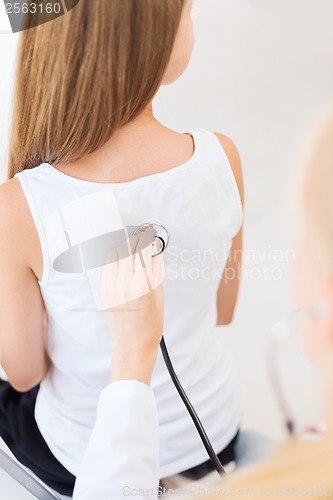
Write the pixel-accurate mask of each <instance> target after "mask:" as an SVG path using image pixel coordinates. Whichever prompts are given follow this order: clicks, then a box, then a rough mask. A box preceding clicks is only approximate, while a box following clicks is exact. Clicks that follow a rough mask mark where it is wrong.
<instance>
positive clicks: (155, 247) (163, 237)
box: [133, 222, 226, 475]
mask: <svg viewBox="0 0 333 500" xmlns="http://www.w3.org/2000/svg"><path fill="white" fill-rule="evenodd" d="M147 229H153V230H154V233H155V235H154V240H153V243H152V256H153V257H155V256H157V255H160V254H161V253H163V252H164V250H165V249H166V248H167V246H168V243H169V234H168V231H167V230H166V228H165V227H164V226H162V224H159V223H158V222H146V223H145V224H142V225H141V226H139V227H137V228H136V229H135V231H134V232H133V236H135V235H138V234H142V233H145V231H147ZM160 347H161V351H162V355H163V359H164V362H165V364H166V367H167V369H168V372H169V374H170V377H171V380H172V382H173V383H174V385H175V387H176V389H177V391H178V394H179V396H180V397H181V399H182V401H183V403H184V405H185V407H186V409H187V411H188V412H189V414H190V417H191V418H192V421H193V423H194V425H195V427H196V429H197V431H198V433H199V436H200V438H201V441H202V443H203V445H204V447H205V448H206V451H207V453H208V455H209V458H210V459H211V461H212V463H213V465H214V468H215V469H216V471H217V472H218V474H220V475H223V474H226V471H225V469H224V467H223V465H222V464H221V462H220V460H219V458H218V456H217V454H216V453H215V451H214V448H213V446H212V444H211V442H210V440H209V438H208V436H207V434H206V431H205V428H204V426H203V425H202V423H201V420H200V418H199V416H198V414H197V412H196V411H195V409H194V408H193V406H192V404H191V401H190V400H189V398H188V396H187V394H186V392H185V390H184V388H183V386H182V385H181V383H180V381H179V379H178V377H177V374H176V372H175V370H174V368H173V365H172V362H171V359H170V356H169V353H168V350H167V347H166V345H165V340H164V336H163V337H162V340H161V343H160Z"/></svg>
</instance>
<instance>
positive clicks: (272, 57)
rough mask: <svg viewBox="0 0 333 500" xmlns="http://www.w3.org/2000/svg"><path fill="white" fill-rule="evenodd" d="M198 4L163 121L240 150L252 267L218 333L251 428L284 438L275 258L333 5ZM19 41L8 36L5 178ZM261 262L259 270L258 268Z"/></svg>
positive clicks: (327, 50) (324, 87)
mask: <svg viewBox="0 0 333 500" xmlns="http://www.w3.org/2000/svg"><path fill="white" fill-rule="evenodd" d="M195 1H196V2H197V6H196V7H195V11H194V13H193V17H194V20H195V28H196V37H197V41H196V48H195V51H194V54H193V59H192V61H191V63H190V66H189V68H188V70H187V72H186V73H185V74H184V75H183V76H182V77H181V78H180V79H179V81H178V82H176V83H175V84H173V85H172V86H169V87H163V88H162V89H161V91H160V93H159V96H158V97H157V98H156V101H155V112H156V115H157V117H158V118H159V119H160V120H161V121H162V122H163V123H165V124H166V125H167V126H169V127H172V128H175V129H176V130H179V131H188V130H192V129H196V128H209V129H211V130H216V131H219V132H222V133H225V134H227V135H230V137H231V138H232V139H233V140H234V141H235V143H236V145H237V146H238V148H239V151H240V154H241V157H242V161H243V168H244V176H245V187H246V218H245V248H246V252H245V257H246V258H247V259H248V261H247V262H245V269H244V278H245V279H244V280H243V283H242V288H241V295H240V301H239V305H238V309H237V315H236V318H235V322H234V324H233V325H232V326H231V327H228V328H223V327H219V328H218V329H217V330H218V335H219V336H220V337H221V343H223V344H225V343H226V344H231V345H232V346H233V348H234V350H235V353H236V357H237V360H238V362H239V371H240V377H241V381H242V387H243V396H244V408H245V413H244V423H245V425H246V426H251V427H256V428H261V429H263V430H264V431H266V432H268V433H270V434H271V435H274V436H280V435H281V427H279V424H280V417H279V415H278V414H277V413H276V405H275V401H274V398H273V397H272V395H271V391H270V386H269V383H268V380H267V372H266V366H265V338H266V335H267V332H268V330H269V328H270V327H271V325H272V324H273V323H274V322H275V321H276V320H277V319H279V318H280V317H281V316H283V315H284V314H285V313H286V312H287V311H289V310H290V309H291V308H292V305H291V287H290V279H289V275H290V270H291V268H292V262H291V260H292V259H291V258H290V257H289V261H287V260H288V259H287V257H285V258H284V262H276V259H274V258H272V256H270V255H269V252H274V251H276V250H280V251H281V252H285V251H287V250H288V249H289V248H293V246H294V236H293V231H292V230H291V229H288V227H289V226H288V224H289V214H288V212H287V211H286V209H285V202H286V191H287V186H288V183H289V179H290V171H291V169H292V168H293V164H294V161H295V157H296V151H297V149H298V146H299V143H300V138H301V137H302V133H303V131H304V129H305V128H306V126H307V125H308V123H310V122H311V121H312V119H313V118H314V117H315V116H316V113H317V111H318V109H319V108H320V107H321V106H322V105H323V103H324V102H325V101H326V100H327V99H328V98H329V97H330V96H331V94H333V61H332V60H333V56H332V54H331V51H333V48H332V47H333V30H332V19H333V3H332V0H316V1H314V0H195ZM16 38H17V37H16V36H14V35H1V34H0V64H1V79H0V85H1V94H0V112H1V114H0V117H1V118H0V148H1V149H0V166H1V169H2V172H4V170H5V155H6V140H7V129H8V112H9V108H10V89H11V85H12V83H11V77H10V74H9V72H10V70H11V67H12V58H13V53H14V48H15V39H16ZM31 119H33V117H31ZM252 252H254V254H255V256H256V261H255V262H250V259H251V258H252V257H253V253H252ZM265 252H266V253H265ZM273 257H274V256H273ZM265 266H267V269H266V268H265ZM276 276H279V279H274V277H276ZM291 375H292V374H291Z"/></svg>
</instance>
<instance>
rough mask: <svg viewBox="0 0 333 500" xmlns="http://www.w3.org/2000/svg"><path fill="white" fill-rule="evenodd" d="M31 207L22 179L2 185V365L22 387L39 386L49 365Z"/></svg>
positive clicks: (0, 195)
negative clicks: (33, 263) (33, 260)
mask: <svg viewBox="0 0 333 500" xmlns="http://www.w3.org/2000/svg"><path fill="white" fill-rule="evenodd" d="M32 231H35V227H34V222H33V219H32V216H31V214H30V210H29V207H28V205H27V203H26V200H25V197H24V195H23V191H22V188H21V186H20V183H19V181H18V180H17V179H13V180H10V181H8V182H6V183H4V184H2V185H1V186H0V234H1V238H0V349H1V351H0V352H1V364H2V366H3V368H4V370H5V372H6V374H7V376H8V380H9V382H10V383H11V384H12V385H13V387H14V388H15V389H16V390H18V391H22V392H23V391H27V390H29V389H31V388H32V387H34V386H35V385H37V384H38V383H39V382H40V381H41V379H42V378H43V377H44V375H45V373H46V372H47V370H48V367H49V359H48V356H47V354H46V351H45V347H44V345H45V338H44V336H45V312H44V303H43V299H42V296H41V293H40V289H39V285H38V282H37V277H36V275H35V274H34V272H33V270H32V269H31V267H30V266H29V265H28V256H29V255H31V252H32V251H33V250H35V247H33V243H32V238H31V234H32Z"/></svg>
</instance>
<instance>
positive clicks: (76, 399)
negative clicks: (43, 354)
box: [15, 129, 242, 477]
mask: <svg viewBox="0 0 333 500" xmlns="http://www.w3.org/2000/svg"><path fill="white" fill-rule="evenodd" d="M189 133H190V134H191V135H192V137H193V139H194V143H195V151H194V154H193V156H192V157H191V158H190V159H189V160H188V161H186V162H185V163H183V164H182V165H180V166H177V167H175V168H173V169H170V170H167V171H165V172H161V173H156V174H152V175H148V176H146V177H141V178H138V179H135V180H132V181H129V182H122V183H109V184H104V183H97V182H90V181H84V180H80V179H76V178H73V177H71V176H69V175H67V174H64V173H62V172H60V171H59V170H57V169H56V168H54V167H52V166H51V165H50V164H48V163H43V164H41V165H39V166H37V167H35V168H33V169H29V170H24V171H23V172H20V173H18V174H16V175H15V177H18V179H19V180H20V182H21V185H22V188H23V191H24V194H25V196H26V198H27V202H28V204H29V207H30V210H31V213H32V216H33V219H34V222H35V225H36V228H37V231H38V235H39V238H40V242H41V248H42V254H43V275H42V278H41V280H39V282H38V283H39V285H40V288H41V293H42V296H43V299H44V303H45V308H46V311H47V316H48V353H49V356H50V358H51V361H52V368H51V369H50V371H49V373H48V374H47V375H46V377H45V379H44V380H43V381H42V382H41V387H40V391H39V393H38V397H37V402H36V409H35V417H36V421H37V424H38V426H39V429H40V432H41V433H42V435H43V437H44V439H45V441H46V442H47V444H48V446H49V448H50V449H51V451H52V453H53V454H54V456H55V457H56V458H57V459H58V460H59V461H60V462H61V463H62V464H63V465H64V466H65V467H66V468H67V469H68V470H69V471H70V472H71V473H72V474H74V475H76V473H77V470H78V466H79V463H80V461H81V459H82V457H83V454H84V451H85V448H86V446H87V444H88V440H89V437H90V433H91V431H92V428H93V425H94V422H95V416H96V407H97V403H98V399H99V395H100V392H101V390H102V389H103V388H104V387H105V386H106V385H107V384H108V383H109V380H110V372H111V355H112V338H111V333H110V330H109V327H108V325H107V320H106V316H105V313H104V312H103V311H102V310H101V308H100V307H99V305H98V300H97V299H96V296H95V295H96V294H95V292H94V282H96V279H97V278H98V272H99V271H100V270H101V269H102V268H101V267H100V268H99V269H97V270H96V269H91V270H89V271H87V270H84V269H83V270H81V272H78V270H77V269H76V272H70V273H68V272H62V271H59V269H58V267H57V265H56V263H57V262H59V256H61V255H62V254H64V252H66V251H67V250H68V249H69V248H70V247H74V246H75V245H79V244H80V243H82V242H84V241H86V240H89V239H91V238H94V237H96V236H99V235H102V234H106V233H108V232H110V231H113V230H115V229H121V228H123V227H128V226H131V227H133V226H140V225H141V224H143V223H146V222H150V221H154V222H155V221H156V222H159V223H161V224H163V226H165V228H166V229H167V230H168V233H169V238H170V239H169V246H168V247H167V249H166V251H165V252H164V266H165V279H164V294H165V313H164V337H165V342H166V344H167V347H168V350H169V354H170V357H171V359H172V361H173V365H174V368H175V370H176V372H177V374H178V377H179V379H180V381H181V383H182V384H183V386H184V388H185V390H186V392H187V394H188V396H189V398H190V399H191V401H192V404H193V405H194V407H195V409H196V411H197V413H198V415H199V417H200V418H201V420H202V423H203V425H204V427H205V429H206V432H207V434H208V436H209V437H210V439H211V441H212V444H213V446H214V448H215V450H216V451H217V452H219V451H221V450H222V449H223V448H224V447H225V446H226V445H227V444H228V443H229V442H230V441H231V439H232V438H233V437H234V435H235V434H236V432H237V429H238V427H239V424H240V417H241V412H240V398H239V389H238V382H237V379H236V376H235V373H234V365H233V359H232V356H231V353H230V352H229V351H223V350H221V348H220V347H219V345H218V342H217V340H218V339H217V335H218V333H217V331H216V328H215V325H216V320H217V309H216V294H217V290H218V286H219V282H220V278H221V275H222V272H223V269H224V267H225V263H226V259H227V254H228V251H229V249H230V245H231V242H232V238H233V237H234V236H235V235H236V234H237V232H238V231H239V229H240V227H241V224H242V205H241V201H240V196H239V192H238V189H237V184H236V181H235V178H234V176H233V172H232V169H231V167H230V164H229V162H228V159H227V156H226V154H225V152H224V150H223V148H222V146H221V143H220V141H219V140H218V138H217V136H216V135H215V134H214V133H213V132H211V131H209V130H206V129H198V130H195V131H191V132H189ZM57 259H58V260H57ZM74 261H75V258H74ZM74 261H73V266H74V268H75V265H76V264H77V262H76V261H75V262H74ZM96 272H97V274H96ZM151 386H152V388H153V390H154V392H155V395H156V400H157V407H158V411H159V422H160V476H161V477H166V476H169V475H172V474H175V473H177V472H180V471H182V470H186V469H188V468H190V467H193V466H195V465H197V464H199V463H201V462H203V461H206V460H207V458H208V457H207V454H206V451H205V449H204V447H203V445H202V443H201V441H200V438H199V436H198V434H197V431H196V429H195V427H194V425H193V422H192V420H191V418H190V416H189V415H188V413H187V410H186V409H185V407H184V405H183V403H182V401H181V400H180V397H179V395H178V393H177V391H176V389H175V388H174V386H173V383H172V381H171V379H170V377H169V374H168V372H167V369H166V367H165V365H164V361H163V358H162V356H161V353H160V352H159V354H158V359H157V362H156V366H155V369H154V373H153V377H152V382H151ZM115 411H117V408H115Z"/></svg>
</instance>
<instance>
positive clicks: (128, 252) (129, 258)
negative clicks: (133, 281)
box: [118, 235, 140, 279]
mask: <svg viewBox="0 0 333 500" xmlns="http://www.w3.org/2000/svg"><path fill="white" fill-rule="evenodd" d="M139 239H140V237H139V236H138V235H135V236H130V237H129V238H126V240H125V241H124V242H123V243H122V244H121V245H120V247H119V248H118V268H119V274H120V275H121V276H122V277H123V278H126V279H130V278H131V276H133V274H134V252H135V248H136V246H137V244H138V242H139Z"/></svg>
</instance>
